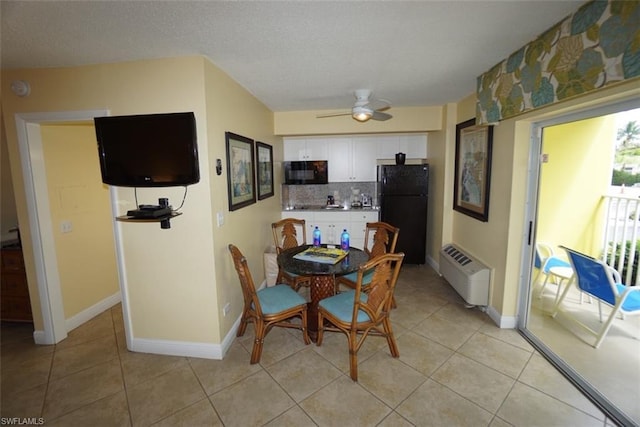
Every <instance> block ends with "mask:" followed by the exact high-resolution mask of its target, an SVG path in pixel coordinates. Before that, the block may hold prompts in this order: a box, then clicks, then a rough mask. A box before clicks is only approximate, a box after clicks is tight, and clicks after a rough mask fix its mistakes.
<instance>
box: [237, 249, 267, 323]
mask: <svg viewBox="0 0 640 427" xmlns="http://www.w3.org/2000/svg"><path fill="white" fill-rule="evenodd" d="M229 252H231V257H232V258H233V264H234V266H235V268H236V271H237V272H238V278H239V279H240V286H242V295H243V296H244V304H245V307H252V308H253V309H254V311H255V312H256V314H257V315H258V316H262V308H261V307H260V300H259V299H258V295H257V294H256V287H255V284H254V283H253V278H252V277H251V271H249V265H248V264H247V258H245V256H244V255H242V252H240V249H238V248H237V247H236V246H235V245H232V244H230V245H229Z"/></svg>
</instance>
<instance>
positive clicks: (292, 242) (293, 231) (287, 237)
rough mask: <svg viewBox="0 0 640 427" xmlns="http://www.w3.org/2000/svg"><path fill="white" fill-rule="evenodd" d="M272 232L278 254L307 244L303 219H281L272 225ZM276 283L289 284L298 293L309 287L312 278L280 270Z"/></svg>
mask: <svg viewBox="0 0 640 427" xmlns="http://www.w3.org/2000/svg"><path fill="white" fill-rule="evenodd" d="M271 231H272V232H273V241H274V243H275V245H276V252H277V253H278V254H279V253H281V252H282V251H284V250H286V249H290V248H294V247H296V246H300V245H304V244H306V243H307V228H306V221H305V220H303V219H297V218H285V219H281V220H280V221H277V222H274V223H273V224H271ZM300 237H302V240H298V239H299V238H300ZM276 283H287V284H289V286H291V287H292V288H293V289H294V290H295V291H298V289H300V287H301V286H309V284H310V283H311V277H309V276H301V275H298V274H295V273H292V272H290V271H286V270H284V269H282V268H279V269H278V277H277V279H276Z"/></svg>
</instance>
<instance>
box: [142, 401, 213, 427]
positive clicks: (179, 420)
mask: <svg viewBox="0 0 640 427" xmlns="http://www.w3.org/2000/svg"><path fill="white" fill-rule="evenodd" d="M222 425H223V424H222V421H220V418H218V415H217V414H216V411H215V410H214V409H213V406H212V405H211V402H209V399H202V400H201V401H199V402H196V403H194V404H193V405H191V406H188V407H186V408H184V409H181V410H180V411H178V412H176V413H174V414H173V415H170V416H168V417H167V418H165V419H163V420H161V421H158V422H157V423H155V424H153V426H155V427H196V426H197V427H215V426H222Z"/></svg>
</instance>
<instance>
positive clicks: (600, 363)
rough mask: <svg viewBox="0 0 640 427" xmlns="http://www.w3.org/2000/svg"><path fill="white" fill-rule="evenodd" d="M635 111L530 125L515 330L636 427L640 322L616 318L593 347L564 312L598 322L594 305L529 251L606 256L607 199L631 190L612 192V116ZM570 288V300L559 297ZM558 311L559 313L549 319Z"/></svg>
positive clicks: (616, 107)
mask: <svg viewBox="0 0 640 427" xmlns="http://www.w3.org/2000/svg"><path fill="white" fill-rule="evenodd" d="M638 108H640V100H632V101H627V102H624V103H618V104H613V105H609V106H605V107H600V108H596V109H592V110H589V111H583V112H580V113H576V114H571V115H566V116H562V117H558V118H554V119H553V120H549V121H545V122H540V123H537V124H535V125H534V127H533V137H532V144H531V153H530V159H531V161H530V166H531V167H530V170H531V173H530V180H529V182H530V184H529V202H530V212H529V217H530V218H532V219H531V227H530V229H531V230H532V233H531V235H530V241H529V242H528V243H529V244H528V245H526V248H525V252H527V253H528V254H529V256H528V257H527V261H526V262H528V266H527V268H526V269H525V270H527V271H528V272H529V274H528V275H526V274H525V277H528V279H526V282H527V283H526V284H525V288H526V291H524V292H522V294H521V295H522V298H521V305H520V307H521V308H520V313H522V314H523V315H522V316H521V317H520V319H519V329H520V330H521V331H522V333H523V334H524V335H525V336H526V337H527V338H528V339H530V340H531V342H532V344H534V346H535V347H536V348H537V349H538V350H539V351H540V352H541V353H542V354H543V355H544V356H545V357H546V358H547V359H548V360H549V361H550V362H551V363H552V364H554V365H555V366H556V367H557V368H558V369H559V370H560V371H561V372H562V373H563V374H564V375H565V376H566V377H567V378H568V379H569V380H570V381H572V382H573V383H574V385H576V386H577V387H578V388H579V389H580V390H581V391H582V392H583V393H584V394H585V395H586V396H587V397H588V398H589V399H590V400H592V401H593V402H594V403H595V404H596V405H597V406H599V407H600V408H601V409H602V410H603V411H604V412H605V413H606V414H607V415H608V416H609V417H610V418H611V419H612V420H614V421H616V422H618V423H620V424H621V425H633V424H638V423H640V410H639V408H638V405H637V399H638V389H637V384H638V383H639V382H640V371H638V370H637V369H635V370H634V369H629V367H630V366H638V364H640V353H639V352H638V351H637V349H638V348H639V346H640V341H639V340H640V318H638V317H635V318H634V317H629V318H626V319H616V320H615V322H614V323H616V325H614V327H613V328H612V329H611V330H610V332H609V334H608V335H607V337H606V338H605V340H604V341H603V343H602V344H601V346H600V347H599V348H594V347H593V345H592V344H593V342H594V340H595V338H593V337H592V336H590V335H588V334H585V333H584V332H583V331H581V330H580V328H576V327H575V326H574V325H573V324H572V322H570V321H568V320H567V319H566V318H564V317H563V316H562V312H563V311H571V312H572V313H579V315H581V316H585V317H587V318H589V317H591V318H592V320H593V321H595V322H599V317H598V304H597V303H596V302H595V301H592V302H589V301H588V300H587V298H584V296H583V295H581V293H580V292H578V291H577V289H573V288H574V285H572V284H571V281H572V280H573V279H572V278H571V274H567V277H562V276H561V275H560V274H558V275H552V276H547V275H546V274H544V273H541V274H540V269H539V268H537V267H536V257H535V250H534V248H535V247H536V245H538V246H539V247H544V246H545V245H547V246H549V247H550V248H551V249H552V250H553V251H554V252H555V255H557V256H558V258H560V259H561V260H562V259H563V258H565V261H567V259H566V255H565V253H564V252H565V251H564V250H563V249H562V248H561V246H565V247H570V248H573V249H576V250H579V251H581V252H584V253H587V254H589V255H591V256H593V257H594V258H600V259H603V258H605V257H606V256H607V255H606V253H607V250H606V248H607V244H608V242H609V239H610V238H611V237H612V235H611V233H610V230H608V224H609V223H610V219H609V217H608V212H609V206H610V205H611V203H612V200H613V201H614V203H615V202H616V201H617V200H619V197H617V196H619V195H620V194H619V193H620V191H621V189H622V192H625V191H626V192H627V195H628V193H629V192H630V189H628V188H627V189H626V190H625V188H624V187H620V186H618V187H615V186H611V177H612V169H613V166H612V165H613V163H614V157H615V148H616V135H617V129H618V127H619V124H618V123H619V122H618V120H617V119H616V118H620V117H623V113H624V115H627V114H629V117H630V118H629V119H627V120H629V121H633V120H634V118H636V117H637V119H636V121H637V123H638V124H640V109H638ZM633 110H635V111H634V112H632V111H633ZM629 112H631V113H629ZM634 114H635V115H634ZM623 120H624V119H623ZM639 190H640V189H639ZM637 196H640V191H639V192H638V195H637ZM637 196H636V199H637ZM634 222H635V221H634ZM607 235H608V236H609V237H607ZM538 266H540V264H539V263H538ZM616 267H617V266H616ZM556 271H557V270H556ZM545 279H546V281H545ZM567 287H569V291H568V294H567V295H568V296H570V297H568V298H565V299H561V298H560V295H561V294H562V293H564V291H565V290H566V289H567ZM569 292H570V293H569ZM605 310H608V308H606V309H605ZM555 312H558V313H559V314H557V315H556V316H553V317H552V314H553V313H555ZM614 328H615V331H614ZM632 371H633V372H632Z"/></svg>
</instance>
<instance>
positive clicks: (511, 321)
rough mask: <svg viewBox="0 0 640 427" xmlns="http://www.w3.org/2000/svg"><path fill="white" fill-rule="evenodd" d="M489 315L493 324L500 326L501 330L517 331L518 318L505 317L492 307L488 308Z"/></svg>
mask: <svg viewBox="0 0 640 427" xmlns="http://www.w3.org/2000/svg"><path fill="white" fill-rule="evenodd" d="M487 314H488V315H489V317H490V318H491V320H493V322H494V323H495V324H496V325H498V327H499V328H503V329H515V328H516V326H518V318H517V317H515V316H503V315H501V314H500V313H498V311H497V310H496V309H495V308H493V307H492V306H488V307H487Z"/></svg>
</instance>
